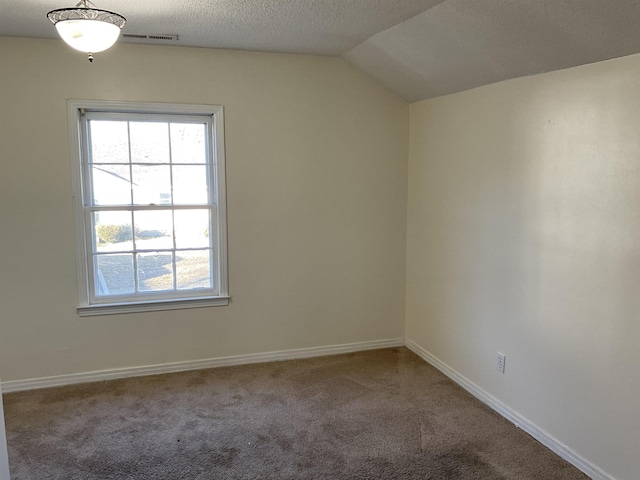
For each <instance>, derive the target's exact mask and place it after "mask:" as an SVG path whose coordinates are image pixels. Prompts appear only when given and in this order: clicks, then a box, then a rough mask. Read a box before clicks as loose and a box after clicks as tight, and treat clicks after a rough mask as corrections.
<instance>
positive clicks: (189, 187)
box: [173, 165, 209, 205]
mask: <svg viewBox="0 0 640 480" xmlns="http://www.w3.org/2000/svg"><path fill="white" fill-rule="evenodd" d="M207 184H208V182H207V167H206V166H204V165H203V166H202V167H199V166H188V167H187V166H184V165H181V166H174V167H173V203H174V204H175V205H185V204H206V203H208V201H209V192H208V189H207Z"/></svg>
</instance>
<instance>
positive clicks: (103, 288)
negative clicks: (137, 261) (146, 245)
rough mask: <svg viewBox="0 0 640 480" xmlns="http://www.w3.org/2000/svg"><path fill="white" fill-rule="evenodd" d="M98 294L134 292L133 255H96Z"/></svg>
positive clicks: (95, 266)
mask: <svg viewBox="0 0 640 480" xmlns="http://www.w3.org/2000/svg"><path fill="white" fill-rule="evenodd" d="M94 269H95V277H96V278H95V285H96V296H104V295H124V294H128V293H134V289H135V285H134V281H133V255H132V254H130V253H126V254H121V255H96V257H95V263H94Z"/></svg>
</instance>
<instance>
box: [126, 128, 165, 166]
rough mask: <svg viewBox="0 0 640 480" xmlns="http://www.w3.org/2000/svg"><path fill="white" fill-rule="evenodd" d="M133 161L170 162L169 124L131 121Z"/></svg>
mask: <svg viewBox="0 0 640 480" xmlns="http://www.w3.org/2000/svg"><path fill="white" fill-rule="evenodd" d="M129 134H130V135H131V163H169V125H168V124H167V123H162V122H131V123H129Z"/></svg>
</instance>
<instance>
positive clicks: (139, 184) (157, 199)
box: [132, 165, 171, 205]
mask: <svg viewBox="0 0 640 480" xmlns="http://www.w3.org/2000/svg"><path fill="white" fill-rule="evenodd" d="M169 168H170V167H169V166H168V165H167V166H163V165H158V166H154V167H151V166H144V165H133V167H132V171H133V179H132V180H133V203H134V204H136V205H149V204H151V203H153V204H155V205H170V204H171V174H170V171H169Z"/></svg>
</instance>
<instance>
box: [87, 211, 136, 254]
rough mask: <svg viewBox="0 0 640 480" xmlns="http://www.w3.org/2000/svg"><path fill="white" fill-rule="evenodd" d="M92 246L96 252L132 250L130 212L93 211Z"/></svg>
mask: <svg viewBox="0 0 640 480" xmlns="http://www.w3.org/2000/svg"><path fill="white" fill-rule="evenodd" d="M93 227H94V231H95V242H96V245H94V248H95V250H96V251H97V252H99V253H101V252H122V251H127V250H133V229H132V228H131V212H129V211H124V210H123V211H116V212H94V213H93Z"/></svg>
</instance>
